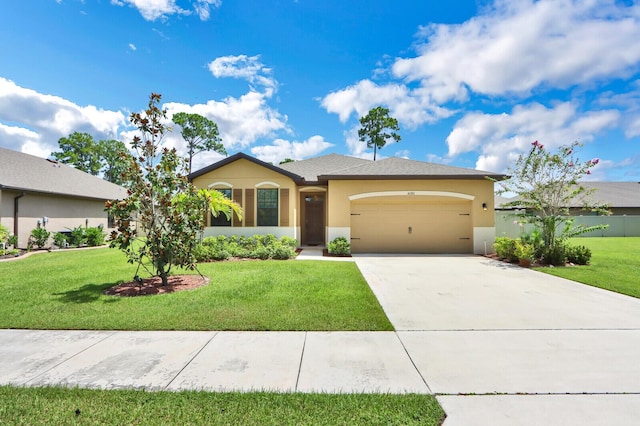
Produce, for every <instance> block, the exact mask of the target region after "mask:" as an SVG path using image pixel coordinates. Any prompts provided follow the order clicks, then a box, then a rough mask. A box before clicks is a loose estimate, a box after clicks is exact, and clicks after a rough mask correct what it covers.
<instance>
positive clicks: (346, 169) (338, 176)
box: [189, 153, 504, 184]
mask: <svg viewBox="0 0 640 426" xmlns="http://www.w3.org/2000/svg"><path fill="white" fill-rule="evenodd" d="M240 158H243V159H246V160H249V161H252V162H254V163H256V164H260V165H262V166H264V167H267V168H269V169H271V170H274V171H276V172H278V173H282V174H284V175H286V176H289V177H291V178H292V179H293V180H294V181H295V182H296V183H299V184H300V183H304V184H310V183H316V182H326V181H328V180H345V179H485V178H487V177H489V178H492V179H496V180H500V179H502V178H504V175H502V174H497V173H492V172H485V171H481V170H474V169H465V168H461V167H453V166H447V165H443V164H435V163H426V162H423V161H415V160H407V159H404V158H395V157H391V158H385V159H383V160H379V161H371V160H365V159H363V158H356V157H349V156H346V155H338V154H328V155H323V156H321V157H315V158H310V159H308V160H299V161H293V162H289V163H284V164H280V165H278V166H274V165H272V164H269V163H265V162H263V161H260V160H258V159H256V158H253V157H251V156H248V155H246V154H243V153H239V154H235V155H233V156H231V157H228V158H225V159H224V160H221V161H219V162H217V163H214V164H212V165H210V166H208V167H205V168H203V169H200V170H198V171H196V172H194V173H192V174H191V175H189V179H191V180H193V179H194V178H196V177H198V176H201V175H203V174H205V173H208V172H210V171H212V170H215V169H218V168H220V167H222V166H224V165H226V164H229V163H231V162H233V161H236V160H238V159H240Z"/></svg>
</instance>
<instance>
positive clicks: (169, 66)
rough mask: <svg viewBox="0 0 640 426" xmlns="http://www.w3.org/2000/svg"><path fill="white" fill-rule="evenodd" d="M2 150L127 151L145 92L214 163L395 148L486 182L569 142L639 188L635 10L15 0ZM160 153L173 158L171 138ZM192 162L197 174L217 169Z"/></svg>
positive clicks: (0, 119) (637, 6) (4, 70)
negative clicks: (366, 139) (103, 147)
mask: <svg viewBox="0 0 640 426" xmlns="http://www.w3.org/2000/svg"><path fill="white" fill-rule="evenodd" d="M0 10H1V13H0V40H2V50H3V52H2V55H0V146H2V147H5V148H10V149H15V150H18V151H23V152H27V153H30V154H34V155H39V156H41V157H47V156H49V155H50V153H51V152H52V151H54V150H56V149H57V146H58V139H60V138H61V137H64V136H67V135H69V134H70V133H71V132H73V131H81V132H88V133H91V134H92V135H93V136H94V137H95V138H96V140H100V139H112V138H113V139H121V140H123V141H125V142H126V141H128V140H130V139H131V137H132V131H133V129H132V128H131V126H130V125H129V123H128V115H129V114H130V113H131V112H132V111H139V110H141V109H142V108H143V107H144V106H145V105H146V103H147V101H148V96H149V94H150V93H151V92H156V93H160V94H162V96H163V104H164V107H165V108H166V109H167V110H168V112H169V115H171V114H174V113H176V112H179V111H186V112H196V113H199V114H201V115H204V116H206V117H208V118H210V119H212V120H214V121H215V122H216V123H218V126H219V128H220V132H221V136H222V139H223V143H224V144H225V146H226V148H227V151H228V152H229V154H233V153H236V152H239V151H242V152H245V153H247V154H250V155H254V156H256V157H258V158H260V159H262V160H265V161H269V162H274V163H278V162H279V161H281V160H282V159H284V158H287V157H289V158H293V159H304V158H310V157H314V156H318V155H323V154H328V153H338V154H346V155H354V156H359V157H364V158H372V157H373V152H372V151H371V150H367V149H366V146H365V144H364V143H362V142H359V141H358V138H357V129H358V118H359V117H360V116H362V115H364V114H366V113H367V111H368V110H369V109H370V108H372V107H375V106H377V105H384V106H386V107H388V108H389V109H390V110H391V115H392V116H394V117H395V118H397V119H398V121H399V123H400V127H401V132H400V133H401V135H402V141H400V142H399V143H397V144H395V143H392V144H389V145H387V146H386V147H384V148H383V149H382V150H381V151H380V152H379V156H383V157H384V156H401V157H407V158H411V159H415V160H422V161H432V162H437V163H444V164H451V165H455V166H460V167H469V168H478V169H481V170H489V171H492V172H504V171H506V170H507V168H508V167H509V165H510V164H512V163H513V160H514V159H515V158H516V157H517V155H518V154H520V153H522V152H525V151H527V150H528V149H529V148H530V144H531V142H533V141H534V140H539V141H540V142H541V143H543V144H544V145H545V146H546V147H549V148H554V147H557V146H560V145H565V144H569V143H571V142H573V141H574V140H579V141H581V142H583V143H584V144H585V145H584V148H582V151H581V157H582V159H584V160H588V159H592V158H599V159H600V162H599V164H598V166H597V167H596V169H595V170H594V172H593V174H592V176H591V179H593V180H627V181H640V150H639V148H640V143H639V142H640V43H639V42H638V40H640V3H637V2H635V1H614V0H589V1H586V0H585V1H568V0H554V1H547V0H540V1H536V2H533V1H526V0H497V1H487V0H456V1H452V2H445V1H425V0H417V1H413V0H402V1H396V2H390V1H388V0H367V1H365V0H350V1H344V0H313V1H312V0H278V1H268V0H247V1H242V0H236V1H232V0H29V1H11V2H3V4H2V5H1V6H0ZM165 142H166V144H167V145H170V146H174V147H176V148H177V149H178V150H179V151H180V152H184V143H183V141H182V140H181V138H180V135H179V133H178V132H174V133H172V134H170V135H168V136H167V137H166V139H165ZM220 158H221V156H220V155H219V154H216V153H203V154H201V155H199V156H198V157H196V158H195V164H194V167H195V168H199V167H203V166H206V165H208V164H210V163H211V162H213V161H216V160H218V159H220Z"/></svg>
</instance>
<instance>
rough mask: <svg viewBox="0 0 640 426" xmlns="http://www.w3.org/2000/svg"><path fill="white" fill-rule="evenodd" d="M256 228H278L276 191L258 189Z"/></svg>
mask: <svg viewBox="0 0 640 426" xmlns="http://www.w3.org/2000/svg"><path fill="white" fill-rule="evenodd" d="M257 207H258V208H257V214H258V226H278V189H262V188H258V206H257Z"/></svg>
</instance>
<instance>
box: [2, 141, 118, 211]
mask: <svg viewBox="0 0 640 426" xmlns="http://www.w3.org/2000/svg"><path fill="white" fill-rule="evenodd" d="M1 189H11V190H16V191H29V192H38V193H44V194H57V195H68V196H73V197H82V198H93V199H100V200H111V199H122V198H125V197H126V196H127V191H126V189H125V188H123V187H121V186H119V185H116V184H113V183H111V182H108V181H106V180H104V179H101V178H99V177H97V176H92V175H90V174H88V173H85V172H83V171H80V170H77V169H74V168H73V167H71V166H67V165H65V164H61V163H59V162H57V161H53V160H46V159H44V158H40V157H36V156H33V155H29V154H24V153H22V152H17V151H12V150H10V149H5V148H0V190H1Z"/></svg>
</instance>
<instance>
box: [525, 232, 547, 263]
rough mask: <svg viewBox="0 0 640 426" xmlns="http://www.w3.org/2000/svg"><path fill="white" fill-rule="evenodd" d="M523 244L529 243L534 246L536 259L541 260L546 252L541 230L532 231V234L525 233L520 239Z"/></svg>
mask: <svg viewBox="0 0 640 426" xmlns="http://www.w3.org/2000/svg"><path fill="white" fill-rule="evenodd" d="M520 239H521V240H522V242H523V243H527V244H530V245H532V246H533V250H534V255H533V258H534V259H540V258H541V257H542V254H543V252H544V248H545V245H544V238H543V237H542V232H540V230H538V229H535V230H533V231H531V233H524V234H522V236H521V237H520Z"/></svg>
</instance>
